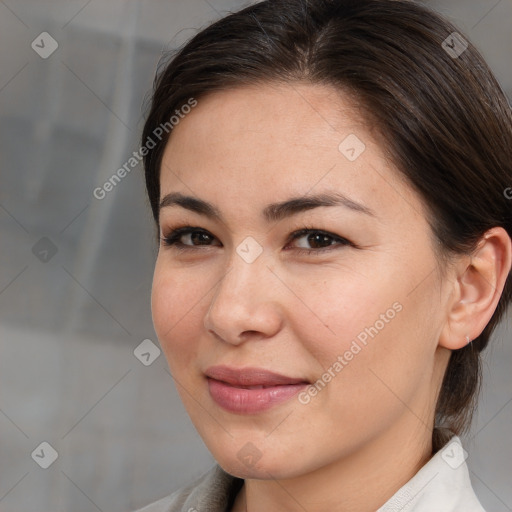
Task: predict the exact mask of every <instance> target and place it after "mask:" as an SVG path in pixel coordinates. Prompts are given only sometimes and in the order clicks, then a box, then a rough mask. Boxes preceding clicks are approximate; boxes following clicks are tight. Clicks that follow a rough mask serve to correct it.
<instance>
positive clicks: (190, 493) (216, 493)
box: [134, 464, 243, 512]
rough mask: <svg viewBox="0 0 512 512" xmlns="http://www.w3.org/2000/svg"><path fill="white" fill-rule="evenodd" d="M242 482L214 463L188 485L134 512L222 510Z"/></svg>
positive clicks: (214, 511)
mask: <svg viewBox="0 0 512 512" xmlns="http://www.w3.org/2000/svg"><path fill="white" fill-rule="evenodd" d="M242 483H243V480H241V479H239V478H236V477H234V476H232V475H230V474H228V473H226V472H225V471H224V470H223V469H222V468H221V467H220V466H219V465H218V464H216V465H215V466H214V467H213V468H211V469H210V470H209V471H207V472H206V473H204V474H203V475H202V476H201V477H199V478H198V479H197V480H195V481H194V482H193V483H191V484H190V485H188V486H186V487H182V488H180V489H178V490H177V491H175V492H173V493H172V494H170V495H169V496H166V497H165V498H162V499H160V500H158V501H155V502H153V503H150V504H149V505H146V506H145V507H144V508H141V509H138V510H136V511H134V512H197V511H198V510H209V511H211V512H217V511H218V512H224V511H225V509H226V507H227V505H228V503H229V501H230V499H231V498H232V494H233V493H234V492H235V491H236V490H238V488H239V487H240V486H241V484H242Z"/></svg>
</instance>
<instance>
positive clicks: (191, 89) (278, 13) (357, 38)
mask: <svg viewBox="0 0 512 512" xmlns="http://www.w3.org/2000/svg"><path fill="white" fill-rule="evenodd" d="M454 32H458V33H459V34H460V31H459V30H458V29H457V28H456V27H455V26H453V25H452V24H451V23H450V22H448V21H447V20H445V19H443V18H442V17H440V16H439V15H438V14H437V13H435V12H433V11H431V10H430V9H427V8H426V7H424V6H422V5H419V4H418V3H415V2H412V1H407V0H309V1H307V0H266V1H263V2H259V3H256V4H254V5H251V6H249V7H246V8H244V9H242V10H240V11H239V12H235V13H232V14H229V15H228V16H226V17H224V18H222V19H220V20H219V21H217V22H215V23H213V24H212V25H210V26H208V27H207V28H205V29H203V30H201V31H200V32H199V33H198V34H197V35H196V36H194V37H193V38H192V39H191V40H190V41H189V42H187V43H186V44H185V45H183V46H182V47H181V48H180V49H178V51H176V52H174V53H170V54H169V57H170V58H169V59H168V60H167V62H165V63H162V66H161V68H160V70H159V72H158V73H157V76H156V78H155V83H154V92H153V96H152V102H151V106H150V110H149V113H148V117H147V120H146V124H145V126H144V130H143V134H142V143H143V145H147V141H148V140H150V139H154V140H155V142H156V145H155V147H154V148H152V149H151V150H149V151H148V153H147V155H146V156H145V158H144V166H145V178H146V187H147V192H148V196H149V201H150V204H151V208H152V212H153V216H154V219H155V221H156V224H157V227H158V204H159V196H160V180H159V175H160V165H161V160H162V154H163V151H164V147H165V144H166V142H167V140H168V137H169V135H170V133H172V130H169V131H168V132H167V130H166V134H165V136H163V137H162V136H160V137H158V138H155V136H154V134H155V130H157V129H158V127H159V126H163V125H165V123H167V126H168V122H169V119H170V118H171V116H173V114H174V113H175V111H176V110H179V109H180V107H182V106H183V105H185V104H186V103H187V102H188V101H189V100H190V98H194V99H195V100H196V101H200V98H201V97H204V96H205V95H206V94H210V93H214V92H215V91H221V90H225V89H227V88H231V87H240V86H242V85H244V84H251V85H254V84H265V83H267V84H268V83H272V82H274V83H275V82H277V83H288V84H293V83H296V82H299V81H300V82H307V83H311V84H323V85H330V86H333V87H334V88H336V89H337V90H339V91H340V92H342V93H343V94H345V95H346V96H348V97H350V98H351V99H352V100H353V101H354V102H355V104H356V105H357V106H358V107H359V108H360V109H361V112H362V113H363V115H364V117H363V118H364V119H365V121H366V123H367V125H368V126H369V127H370V128H371V129H373V130H376V131H377V132H378V134H379V136H380V137H381V140H382V141H383V144H382V147H383V148H386V150H387V151H388V154H389V158H390V159H391V161H392V162H393V163H394V164H395V166H396V167H397V169H398V171H399V172H400V173H401V176H402V177H404V178H405V180H406V181H407V183H408V184H409V185H410V186H411V187H412V188H413V189H414V190H415V191H416V192H417V193H418V194H419V195H420V197H421V198H422V200H423V202H424V204H425V206H426V210H427V211H428V221H429V224H430V226H431V229H432V237H433V241H434V246H435V249H436V253H437V254H438V256H439V262H441V263H444V264H447V263H449V262H450V261H451V257H452V256H454V255H455V256H456V255H460V254H470V253H471V252H472V251H474V249H475V248H476V246H477V242H478V241H479V240H480V238H481V237H482V235H483V234H484V233H485V232H486V231H487V230H488V229H490V228H492V227H495V226H502V227H503V228H504V229H505V230H506V231H507V232H508V234H509V236H511V237H512V208H511V206H512V204H511V201H510V200H509V199H507V197H506V194H505V192H504V191H505V190H506V189H507V188H508V187H510V186H511V184H512V114H511V109H510V105H509V104H508V101H507V99H506V97H505V95H504V93H503V92H502V90H501V88H500V86H499V84H498V83H497V81H496V79H495V78H494V76H493V74H492V72H491V71H490V69H489V67H488V66H487V65H486V63H485V62H484V60H483V58H482V57H481V55H480V54H479V53H478V51H477V50H476V49H475V48H474V47H473V46H472V45H471V44H470V43H469V42H468V38H467V37H465V36H459V35H456V34H454ZM466 42H467V43H468V47H467V48H466V49H464V47H465V43H466ZM450 50H452V51H450ZM453 50H458V51H457V52H456V53H455V52H454V51H453ZM461 51H462V52H461ZM160 131H161V130H160ZM157 132H158V130H157ZM158 133H159V132H158ZM440 268H441V269H444V268H446V267H445V266H443V265H441V266H440ZM511 300H512V280H511V276H510V275H509V276H508V278H507V282H506V285H505V288H504V291H503V293H502V296H501V298H500V301H499V303H498V306H497V309H496V311H495V313H494V315H493V316H492V318H491V320H490V321H489V323H488V325H487V326H486V327H485V329H484V330H483V332H482V334H481V335H480V336H478V337H477V338H476V339H475V340H473V341H472V343H471V344H470V345H467V346H465V347H464V348H461V349H459V350H455V351H452V354H451V357H450V361H449V364H448V368H447V371H446V374H445V378H444V381H443V384H442V388H441V390H440V394H439V398H438V402H437V406H436V425H437V427H436V428H434V433H433V450H434V451H437V450H438V449H439V448H440V447H441V446H442V445H443V444H444V443H445V442H446V441H447V439H448V438H449V436H450V433H449V431H451V432H453V433H456V434H462V433H464V432H466V431H467V430H468V428H469V426H470V422H471V417H472V413H473V411H474V408H475V405H476V399H477V396H478V391H479V386H480V379H481V362H480V352H481V351H482V350H483V349H484V348H485V347H486V345H487V344H488V341H489V337H490V335H491V333H492V332H493V330H494V329H495V327H496V325H497V324H498V323H499V321H500V319H501V318H502V316H503V314H504V312H505V311H506V309H507V306H508V305H509V303H510V302H511ZM445 429H448V430H445Z"/></svg>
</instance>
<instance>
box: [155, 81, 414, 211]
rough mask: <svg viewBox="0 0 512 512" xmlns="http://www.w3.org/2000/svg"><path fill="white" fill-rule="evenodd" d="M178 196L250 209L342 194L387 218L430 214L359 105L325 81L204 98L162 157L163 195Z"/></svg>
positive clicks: (235, 90) (241, 89) (247, 88)
mask: <svg viewBox="0 0 512 512" xmlns="http://www.w3.org/2000/svg"><path fill="white" fill-rule="evenodd" d="M176 190H179V191H182V192H183V193H187V194H190V193H195V194H196V195H201V196H202V197H203V198H204V199H208V200H210V201H212V202H217V203H219V204H221V203H222V202H228V201H231V202H232V201H233V200H235V201H238V202H239V203H240V202H243V204H244V207H245V206H246V205H250V204H255V205H260V206H263V204H264V203H268V202H272V201H279V200H283V199H286V198H287V197H289V196H290V195H299V194H307V193H309V192H310V191H311V192H315V193H318V192H322V191H324V190H339V191H341V192H343V193H344V194H346V195H348V196H350V197H352V198H353V199H355V200H358V201H360V202H363V203H366V204H368V205H372V208H373V209H375V210H377V211H379V210H380V211H381V213H382V214H383V215H384V216H386V215H387V216H390V215H397V214H402V215H403V214H404V211H405V210H404V208H407V209H409V210H413V213H414V212H416V214H419V215H420V217H424V213H423V209H422V205H421V202H420V200H419V198H418V197H417V196H416V195H415V194H414V193H413V191H412V190H411V189H410V187H409V186H408V185H407V184H406V183H405V181H404V180H403V178H402V177H401V175H400V174H399V173H398V171H397V170H396V169H395V168H394V166H393V164H392V163H391V162H390V160H389V159H388V158H387V157H386V152H385V148H384V147H382V144H381V143H378V142H377V141H376V139H375V137H374V135H373V134H372V133H371V131H370V130H369V129H368V127H367V126H366V122H365V120H364V119H363V118H362V117H361V115H360V112H359V110H358V109H357V108H356V106H355V104H354V103H353V102H351V101H350V100H349V98H347V97H344V96H343V95H342V94H340V93H339V92H338V91H336V90H335V89H333V88H331V87H329V86H323V85H311V84H302V83H297V84H269V85H264V86H263V85H259V86H244V87H239V88H233V89H230V90H224V91H221V92H215V93H213V94H210V95H208V96H206V97H204V98H202V99H200V100H198V105H197V106H196V107H195V108H194V109H193V110H192V111H191V112H190V113H189V114H188V115H186V116H185V117H184V119H182V120H181V121H180V123H179V124H178V125H177V126H175V128H174V130H173V133H172V135H171V137H170V139H169V142H168V144H167V147H166V148H165V152H164V156H163V160H162V168H161V194H162V196H163V195H165V194H166V193H168V192H170V191H176ZM263 199H264V200H263ZM408 215H410V212H409V213H408Z"/></svg>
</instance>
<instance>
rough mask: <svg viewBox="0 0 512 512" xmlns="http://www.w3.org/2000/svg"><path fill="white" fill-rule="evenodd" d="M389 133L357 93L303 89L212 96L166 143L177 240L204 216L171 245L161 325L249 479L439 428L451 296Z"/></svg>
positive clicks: (218, 453) (177, 368) (156, 309)
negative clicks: (364, 113) (437, 403)
mask: <svg viewBox="0 0 512 512" xmlns="http://www.w3.org/2000/svg"><path fill="white" fill-rule="evenodd" d="M379 144H380V143H377V141H376V139H375V138H374V137H373V136H372V134H371V133H370V131H369V130H368V128H367V127H365V125H364V124H363V122H362V121H361V119H360V117H359V116H358V115H357V111H356V110H354V109H351V108H350V104H349V102H348V100H347V99H346V98H343V97H340V95H339V94H337V93H336V92H335V91H334V90H333V89H331V88H328V87H323V86H319V85H314V86H313V85H307V84H294V85H293V86H292V85H286V86H285V85H279V86H271V85H267V86H265V87H261V86H260V87H257V88H256V87H245V88H238V89H235V90H231V91H226V92H221V93H215V94H212V95H210V96H208V97H206V98H204V99H202V100H200V101H199V102H198V105H197V106H196V107H195V108H194V109H193V110H192V112H191V113H190V114H188V115H187V116H186V117H185V118H184V119H183V120H181V121H180V123H179V124H178V125H177V126H176V127H175V129H174V132H173V134H172V137H171V138H170V141H169V143H168V145H167V147H166V150H165V154H164V156H163V162H162V168H161V197H160V199H161V201H162V207H161V210H160V225H161V236H162V237H167V238H170V237H171V233H172V231H173V230H174V229H176V228H179V227H183V226H189V227H192V228H193V229H192V231H189V232H186V233H181V236H178V237H177V238H176V237H175V238H174V240H175V241H176V240H177V241H178V242H179V243H178V244H177V245H176V244H175V245H165V244H161V246H160V249H159V253H158V259H157V262H156V268H155V273H154V281H153V292H152V312H153V320H154V325H155V329H156V333H157V335H158V338H159V340H160V343H161V346H162V348H163V350H164V352H165V355H166V358H167V361H168V363H169V367H170V370H171V373H172V375H173V377H174V378H175V381H176V385H177V388H178V390H179V393H180V396H181V398H182V400H183V403H184V405H185V407H186V409H187V411H188V414H189V415H190V417H191V420H192V421H193V423H194V425H195V426H196V428H197V430H198V432H199V434H200V435H201V437H202V438H203V440H204V442H205V443H206V445H207V446H208V448H209V449H210V451H211V452H212V454H213V455H214V457H215V458H216V459H217V461H218V462H219V463H220V465H221V466H222V467H223V468H224V469H225V470H227V471H228V472H230V473H232V474H234V475H237V476H240V477H242V478H269V475H272V477H274V478H288V477H293V476H297V475H301V474H305V473H308V472H310V471H313V470H315V469H318V468H321V467H324V466H328V465H330V464H333V463H335V462H336V461H339V460H342V459H344V458H347V457H349V456H351V455H353V454H354V453H360V452H361V450H363V451H364V450H367V451H368V456H371V452H372V451H373V454H374V455H375V453H377V452H376V451H375V450H374V449H375V448H376V447H379V446H380V447H382V446H383V445H385V444H386V443H387V445H389V446H391V445H392V444H393V442H394V441H396V440H397V439H400V440H401V442H403V443H407V439H412V438H413V437H414V436H424V437H425V438H429V437H430V433H431V431H430V428H431V427H430V424H431V420H432V413H433V407H434V400H435V395H436V391H437V389H436V388H437V386H438V384H439V382H440V379H441V376H442V372H443V370H444V366H445V363H446V357H445V356H442V351H445V352H447V351H446V349H440V348H438V347H437V340H438V337H439V333H440V331H441V329H442V327H443V310H444V308H443V304H444V303H445V302H444V301H446V299H447V297H448V293H447V290H446V289H445V287H444V284H443V283H444V282H442V281H440V280H439V277H438V274H437V272H436V259H435V255H434V253H433V249H432V242H431V238H430V228H429V226H428V224H427V221H426V218H425V211H424V209H423V207H422V204H421V202H420V200H419V198H418V196H417V195H415V193H414V192H413V191H412V190H411V189H410V188H409V187H408V186H407V185H406V184H405V183H404V182H402V181H401V180H400V178H399V175H398V173H397V171H396V170H395V169H394V168H393V166H392V164H391V163H390V162H389V160H387V159H386V157H385V152H384V150H385V147H382V146H381V145H379ZM170 194H182V195H183V196H190V197H192V198H194V200H195V201H196V202H195V203H194V202H191V201H189V202H188V203H186V202H183V201H175V200H173V199H176V197H177V196H173V197H171V196H170ZM334 194H337V195H338V199H336V198H335V197H334ZM322 195H324V196H325V197H323V199H326V197H327V195H330V196H332V197H331V202H330V205H328V204H324V205H323V206H322V205H320V206H319V203H320V202H321V201H319V198H320V199H322V197H321V196H322ZM342 196H344V197H345V198H346V199H345V200H339V198H340V197H342ZM292 198H293V199H298V200H297V201H294V202H293V203H289V204H288V205H287V206H284V207H279V206H273V207H269V205H271V204H272V205H276V204H280V203H286V202H288V201H290V200H291V199H292ZM203 202H204V203H206V202H207V203H209V204H210V205H211V207H212V209H214V210H215V211H216V212H217V213H218V216H219V217H220V218H218V217H216V216H214V215H213V212H212V211H210V210H208V209H207V208H205V207H204V205H203ZM178 203H180V204H178ZM326 203H327V201H326ZM201 205H202V206H201ZM194 206H201V208H194ZM301 229H309V230H311V231H308V232H306V233H305V234H300V233H299V234H298V236H297V237H295V238H294V233H297V232H298V231H299V230H301ZM171 241H172V238H171ZM308 250H309V251H310V252H307V251H308ZM215 366H224V367H230V368H231V369H232V370H233V372H231V373H229V372H228V373H226V372H225V371H220V372H219V373H213V371H212V370H211V369H212V367H215ZM249 367H250V368H252V369H261V370H267V371H268V372H273V373H276V374H280V375H282V376H285V378H283V379H281V380H279V379H278V380H272V379H271V378H270V377H269V376H268V375H266V374H265V373H262V372H259V371H258V370H256V371H254V372H249V371H244V369H247V368H249ZM221 370H222V369H221ZM207 374H211V377H217V379H212V378H209V377H207ZM223 379H225V380H226V382H224V383H223V382H220V381H222V380H223ZM244 379H245V380H244ZM227 382H229V383H230V384H229V383H227ZM308 383H309V386H308ZM244 384H245V385H252V386H258V385H260V388H259V389H258V388H252V389H241V388H242V386H243V385H244ZM261 385H263V386H269V387H266V388H261ZM393 440H394V441H393ZM379 453H381V452H379Z"/></svg>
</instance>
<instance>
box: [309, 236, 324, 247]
mask: <svg viewBox="0 0 512 512" xmlns="http://www.w3.org/2000/svg"><path fill="white" fill-rule="evenodd" d="M314 239H316V241H313V242H312V240H314ZM322 239H323V241H324V242H326V244H327V245H329V243H328V242H329V237H328V236H327V235H320V234H315V235H309V243H310V245H311V246H313V247H315V244H316V243H317V242H319V243H320V245H322Z"/></svg>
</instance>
